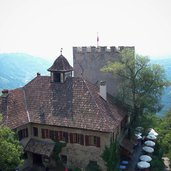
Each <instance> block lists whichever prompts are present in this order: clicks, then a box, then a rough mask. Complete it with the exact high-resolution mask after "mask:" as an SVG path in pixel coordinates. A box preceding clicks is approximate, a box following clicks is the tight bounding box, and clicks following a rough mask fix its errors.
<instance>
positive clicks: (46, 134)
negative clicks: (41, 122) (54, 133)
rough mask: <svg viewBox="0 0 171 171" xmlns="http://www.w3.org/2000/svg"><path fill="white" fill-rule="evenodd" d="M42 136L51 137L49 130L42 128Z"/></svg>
mask: <svg viewBox="0 0 171 171" xmlns="http://www.w3.org/2000/svg"><path fill="white" fill-rule="evenodd" d="M42 138H49V130H48V129H42Z"/></svg>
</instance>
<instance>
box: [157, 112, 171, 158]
mask: <svg viewBox="0 0 171 171" xmlns="http://www.w3.org/2000/svg"><path fill="white" fill-rule="evenodd" d="M157 130H158V131H159V139H158V142H159V144H160V145H161V147H162V149H163V152H164V155H165V156H167V157H169V159H170V160H171V110H170V111H169V112H168V113H167V114H166V116H165V117H164V118H162V119H161V122H160V123H159V124H158V127H157Z"/></svg>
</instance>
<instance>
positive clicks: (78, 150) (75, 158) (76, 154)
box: [29, 124, 112, 171]
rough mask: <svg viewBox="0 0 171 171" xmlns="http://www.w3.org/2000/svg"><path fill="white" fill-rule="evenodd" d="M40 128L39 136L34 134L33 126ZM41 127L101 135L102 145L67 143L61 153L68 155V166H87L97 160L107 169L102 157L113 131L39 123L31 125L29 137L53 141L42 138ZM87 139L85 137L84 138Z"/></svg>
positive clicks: (104, 170) (103, 168)
mask: <svg viewBox="0 0 171 171" xmlns="http://www.w3.org/2000/svg"><path fill="white" fill-rule="evenodd" d="M33 127H37V128H38V137H34V136H33V132H32V130H33V129H32V128H33ZM41 129H49V130H56V131H63V132H68V133H77V134H83V135H93V136H99V137H100V147H95V146H85V145H80V144H77V143H73V144H71V143H69V142H68V143H67V145H66V147H64V148H63V149H62V152H61V155H66V156H67V166H69V167H76V166H77V167H80V168H85V167H86V166H87V164H88V163H89V161H97V164H98V165H99V166H100V167H101V168H102V170H103V171H106V166H105V163H104V161H103V159H102V158H101V157H100V156H101V154H102V152H103V150H104V148H105V146H108V145H109V144H110V138H111V137H112V133H102V132H96V131H88V130H80V129H72V128H62V127H54V126H48V125H38V124H31V127H30V131H29V132H30V135H29V137H30V138H31V137H33V138H36V139H41V140H44V141H52V140H50V139H42V138H41ZM84 141H85V139H84Z"/></svg>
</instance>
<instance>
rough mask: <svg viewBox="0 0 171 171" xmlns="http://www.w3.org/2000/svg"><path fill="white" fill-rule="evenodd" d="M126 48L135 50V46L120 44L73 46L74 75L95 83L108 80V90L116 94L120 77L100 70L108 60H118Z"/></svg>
mask: <svg viewBox="0 0 171 171" xmlns="http://www.w3.org/2000/svg"><path fill="white" fill-rule="evenodd" d="M124 48H130V49H133V50H134V47H126V46H120V47H118V48H116V47H114V46H112V47H109V48H108V47H106V46H104V47H73V64H74V76H76V77H77V76H81V74H82V75H83V77H84V78H85V79H87V80H89V81H90V82H92V83H93V84H96V83H97V84H98V83H99V82H100V81H106V82H107V92H108V93H109V94H111V95H114V96H115V95H116V93H117V90H118V86H119V83H120V81H121V80H120V79H119V78H117V77H116V78H114V77H113V75H112V74H109V73H103V72H102V71H100V70H101V69H102V68H103V67H104V66H105V65H106V64H107V63H108V61H117V60H118V59H119V58H120V52H121V50H123V49H124Z"/></svg>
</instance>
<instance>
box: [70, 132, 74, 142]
mask: <svg viewBox="0 0 171 171" xmlns="http://www.w3.org/2000/svg"><path fill="white" fill-rule="evenodd" d="M70 143H73V134H72V133H70Z"/></svg>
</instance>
